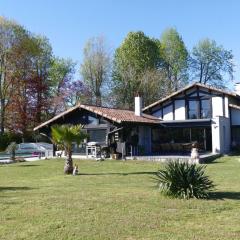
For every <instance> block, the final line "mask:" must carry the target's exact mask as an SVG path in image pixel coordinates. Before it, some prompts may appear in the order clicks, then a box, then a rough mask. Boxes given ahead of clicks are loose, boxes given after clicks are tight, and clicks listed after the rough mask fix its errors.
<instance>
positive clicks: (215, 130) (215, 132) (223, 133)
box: [212, 116, 231, 154]
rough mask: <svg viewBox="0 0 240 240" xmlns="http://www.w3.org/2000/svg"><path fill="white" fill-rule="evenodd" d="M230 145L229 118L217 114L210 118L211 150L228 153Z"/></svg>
mask: <svg viewBox="0 0 240 240" xmlns="http://www.w3.org/2000/svg"><path fill="white" fill-rule="evenodd" d="M230 145H231V130H230V119H229V118H226V117H222V116H218V117H215V118H213V119H212V152H213V153H222V154H223V153H228V152H229V151H230Z"/></svg>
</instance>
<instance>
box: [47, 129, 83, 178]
mask: <svg viewBox="0 0 240 240" xmlns="http://www.w3.org/2000/svg"><path fill="white" fill-rule="evenodd" d="M82 128H83V127H82V125H54V126H52V127H51V130H52V141H53V142H54V143H55V144H56V145H58V146H59V147H60V148H62V149H64V150H65V153H66V155H67V159H66V163H65V166H64V173H66V174H72V172H73V163H72V143H74V142H75V143H77V144H80V143H81V142H82V141H83V140H84V139H85V138H87V134H86V133H85V132H84V131H83V130H82Z"/></svg>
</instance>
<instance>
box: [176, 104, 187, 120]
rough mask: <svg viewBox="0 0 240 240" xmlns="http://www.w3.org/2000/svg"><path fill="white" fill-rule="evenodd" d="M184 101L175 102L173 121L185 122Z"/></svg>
mask: <svg viewBox="0 0 240 240" xmlns="http://www.w3.org/2000/svg"><path fill="white" fill-rule="evenodd" d="M185 118H186V116H185V100H176V101H175V120H185Z"/></svg>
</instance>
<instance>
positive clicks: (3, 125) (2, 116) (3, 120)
mask: <svg viewBox="0 0 240 240" xmlns="http://www.w3.org/2000/svg"><path fill="white" fill-rule="evenodd" d="M0 117H1V119H0V125H1V127H0V129H1V130H0V131H1V134H4V130H5V101H4V99H1V116H0Z"/></svg>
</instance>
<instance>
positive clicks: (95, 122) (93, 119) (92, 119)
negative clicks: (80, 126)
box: [88, 116, 99, 125]
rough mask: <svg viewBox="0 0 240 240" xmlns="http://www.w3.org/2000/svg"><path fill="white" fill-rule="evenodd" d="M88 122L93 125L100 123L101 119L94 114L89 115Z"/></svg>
mask: <svg viewBox="0 0 240 240" xmlns="http://www.w3.org/2000/svg"><path fill="white" fill-rule="evenodd" d="M88 124H91V125H98V124H99V119H98V118H96V117H93V116H88Z"/></svg>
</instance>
